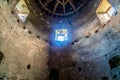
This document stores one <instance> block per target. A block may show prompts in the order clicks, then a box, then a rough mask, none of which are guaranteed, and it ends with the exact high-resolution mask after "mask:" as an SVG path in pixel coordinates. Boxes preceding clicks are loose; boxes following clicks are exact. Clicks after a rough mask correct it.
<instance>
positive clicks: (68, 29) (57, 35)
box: [50, 23, 72, 48]
mask: <svg viewBox="0 0 120 80" xmlns="http://www.w3.org/2000/svg"><path fill="white" fill-rule="evenodd" d="M71 38H72V26H71V25H69V24H68V23H58V24H55V25H53V29H52V33H51V36H50V43H52V46H54V47H59V48H63V47H66V46H67V45H68V44H69V43H70V42H71Z"/></svg>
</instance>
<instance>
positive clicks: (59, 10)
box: [35, 0, 90, 17]
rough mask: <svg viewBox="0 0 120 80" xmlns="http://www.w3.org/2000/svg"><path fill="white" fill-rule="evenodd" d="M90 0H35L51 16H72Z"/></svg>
mask: <svg viewBox="0 0 120 80" xmlns="http://www.w3.org/2000/svg"><path fill="white" fill-rule="evenodd" d="M88 1H90V0H35V2H36V4H37V6H38V7H39V9H40V10H41V12H43V13H45V14H46V15H50V16H63V17H64V16H71V15H73V14H75V13H76V12H77V11H78V10H81V9H82V8H83V7H84V6H85V5H86V4H87V3H88Z"/></svg>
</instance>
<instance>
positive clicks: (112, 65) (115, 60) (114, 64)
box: [109, 56, 120, 69]
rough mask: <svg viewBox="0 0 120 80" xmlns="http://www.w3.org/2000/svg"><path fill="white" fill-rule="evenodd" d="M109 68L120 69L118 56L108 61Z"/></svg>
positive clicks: (119, 57)
mask: <svg viewBox="0 0 120 80" xmlns="http://www.w3.org/2000/svg"><path fill="white" fill-rule="evenodd" d="M109 64H110V68H111V69H113V68H117V67H120V56H115V57H113V58H112V59H110V60H109Z"/></svg>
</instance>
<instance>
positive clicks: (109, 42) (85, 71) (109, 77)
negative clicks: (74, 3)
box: [0, 0, 120, 80]
mask: <svg viewBox="0 0 120 80" xmlns="http://www.w3.org/2000/svg"><path fill="white" fill-rule="evenodd" d="M92 1H94V0H92ZM99 1H100V0H96V2H95V3H96V4H94V5H92V6H94V7H95V8H96V6H97V4H98V2H99ZM110 1H111V3H113V4H112V5H113V6H114V5H116V6H117V10H118V12H120V8H119V0H116V2H114V1H112V0H110ZM16 3H17V0H16V1H13V0H11V2H10V3H9V5H8V4H7V2H6V0H0V51H1V52H3V54H4V58H3V59H2V61H1V64H0V80H49V75H50V71H51V70H52V69H57V70H58V71H59V76H58V77H59V80H103V79H105V78H106V80H120V74H119V67H118V68H115V69H113V70H111V69H110V65H109V60H110V59H111V58H112V57H114V56H117V55H120V13H118V14H117V15H116V16H114V17H112V18H111V20H110V22H108V23H107V24H106V25H101V24H100V23H99V20H98V19H97V18H96V17H95V16H94V10H92V13H88V15H87V16H85V17H84V18H83V19H80V20H82V21H83V23H79V22H80V20H78V21H75V22H74V26H76V27H77V26H78V25H79V26H80V24H83V26H82V27H81V26H80V27H78V28H76V30H75V32H74V34H75V37H74V38H75V39H74V40H75V41H74V42H73V44H71V45H69V46H68V47H66V48H65V49H60V50H59V49H57V48H54V47H51V46H50V45H49V44H48V43H47V40H45V39H47V36H48V35H46V34H44V33H42V32H41V30H42V28H39V29H40V30H38V29H36V28H35V26H36V25H33V24H32V23H31V20H32V19H33V18H34V19H33V20H36V19H35V17H34V15H32V14H31V15H32V16H31V15H30V16H29V20H30V21H27V22H26V23H24V24H23V23H22V22H21V21H20V22H19V21H18V17H17V16H16V14H15V9H14V6H15V4H16ZM91 3H92V4H93V3H94V2H91ZM92 6H91V7H92ZM88 7H89V6H88ZM11 10H13V12H14V14H12V13H13V12H11ZM83 13H84V12H83ZM89 15H91V16H92V19H90V18H91V17H90V16H89ZM88 18H89V21H88V22H86V23H84V21H87V19H88ZM90 20H92V21H90ZM34 22H35V21H34ZM34 22H33V23H34ZM40 24H41V22H40V23H37V25H39V26H41V25H40ZM42 24H43V23H42ZM42 31H43V32H44V30H42ZM76 39H77V40H76Z"/></svg>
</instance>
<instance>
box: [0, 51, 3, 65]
mask: <svg viewBox="0 0 120 80" xmlns="http://www.w3.org/2000/svg"><path fill="white" fill-rule="evenodd" d="M3 58H4V54H3V52H1V51H0V64H1V62H2V60H3Z"/></svg>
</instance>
